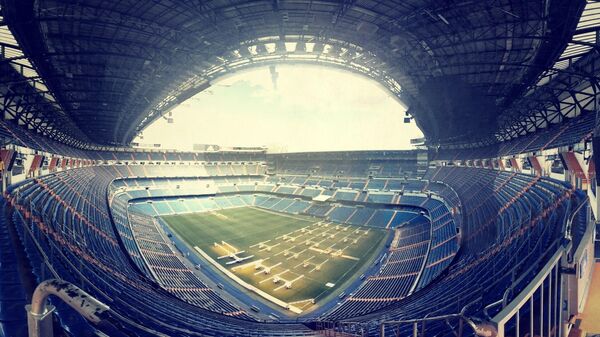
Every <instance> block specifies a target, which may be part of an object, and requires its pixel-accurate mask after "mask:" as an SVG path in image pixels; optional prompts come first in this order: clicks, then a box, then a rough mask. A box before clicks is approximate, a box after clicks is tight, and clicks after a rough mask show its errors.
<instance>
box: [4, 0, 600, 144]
mask: <svg viewBox="0 0 600 337" xmlns="http://www.w3.org/2000/svg"><path fill="white" fill-rule="evenodd" d="M590 3H592V2H591V1H589V0H588V1H585V0H572V1H564V0H546V1H542V0H530V1H514V0H464V1H451V0H404V1H388V0H385V1H384V0H356V1H301V0H294V1H283V0H281V1H278V0H274V1H234V0H214V1H199V0H198V1H196V0H181V1H174V0H171V1H169V0H155V1H138V0H120V1H113V0H78V1H68V0H36V1H34V0H0V4H1V5H2V8H1V11H2V12H1V18H0V27H5V26H6V25H7V26H8V28H9V29H10V31H11V32H12V34H14V37H15V42H14V43H13V42H7V41H6V40H0V46H3V49H2V52H1V53H0V69H2V70H3V71H2V72H0V74H2V77H1V78H0V84H1V86H0V88H1V89H2V91H0V96H3V97H2V98H3V99H4V100H5V102H4V108H5V109H8V108H9V107H11V106H12V109H13V111H12V115H15V118H19V119H23V120H24V122H25V123H29V124H30V125H31V127H34V128H36V129H38V130H39V131H40V132H43V133H45V134H48V135H50V136H52V137H54V138H58V139H59V140H60V139H61V137H62V139H63V141H67V140H68V141H69V142H70V143H72V144H73V145H79V146H88V145H89V144H96V145H126V144H129V143H130V142H131V141H132V140H133V138H134V137H135V136H136V134H137V133H138V132H139V131H140V130H142V129H143V128H144V127H145V126H147V125H148V124H149V123H151V122H152V121H154V120H156V119H157V118H159V117H160V116H162V115H164V113H166V112H167V111H170V110H171V109H173V108H174V107H175V106H177V104H179V103H180V102H182V101H184V100H185V99H187V98H189V97H191V96H192V95H194V94H196V93H197V92H200V91H202V90H204V89H206V88H207V87H209V86H210V82H211V81H212V80H213V79H215V78H218V77H219V76H222V75H225V74H228V73H231V72H233V71H235V70H237V69H240V68H245V67H251V66H256V65H261V64H273V63H279V62H303V63H321V64H326V65H330V66H336V67H342V68H345V69H349V70H352V71H354V72H358V73H362V74H364V75H367V76H369V77H372V78H373V79H375V80H377V81H379V82H381V83H382V84H384V85H385V86H386V87H387V88H388V89H389V90H390V91H391V92H392V93H393V94H394V95H396V96H397V97H398V98H400V99H401V100H402V101H404V102H405V103H406V105H407V106H408V107H409V112H410V114H411V115H412V116H414V118H415V120H416V122H417V124H418V125H419V127H420V128H421V129H422V130H423V132H424V134H425V136H426V137H427V139H428V142H429V144H450V143H456V144H459V143H460V144H465V143H469V144H487V143H491V142H496V141H500V140H505V139H510V138H514V137H516V136H518V135H522V134H525V133H528V132H532V131H535V129H537V128H541V127H545V126H546V125H547V124H550V123H556V122H560V121H562V119H563V118H565V117H573V116H575V115H577V114H578V113H583V112H585V111H586V109H588V106H587V105H585V104H579V101H583V100H585V98H586V97H587V96H585V94H586V93H587V94H588V96H589V95H593V94H595V93H596V90H597V88H598V84H597V82H596V79H595V76H592V75H593V74H594V72H595V71H597V69H599V68H600V67H597V66H596V65H597V63H599V62H598V59H599V58H600V56H599V55H598V54H599V53H597V51H598V44H597V42H598V38H597V36H598V30H597V26H595V25H589V26H585V27H582V26H581V25H580V19H581V18H582V17H583V14H585V10H586V8H587V7H588V6H589V5H590ZM581 34H584V35H585V34H587V35H586V36H589V35H590V34H592V35H594V36H595V37H596V38H595V39H594V41H593V42H589V39H588V40H583V39H579V40H578V39H577V38H576V37H578V36H581ZM1 38H2V37H1V36H0V39H1ZM14 44H17V45H14ZM571 46H575V47H581V48H582V51H581V52H574V53H571V54H569V55H565V50H567V49H568V48H569V47H571ZM7 48H9V49H10V48H14V49H19V50H22V51H23V56H14V55H13V56H12V58H11V56H10V55H8V54H7V53H6V50H8V49H7ZM25 58H27V59H28V60H29V61H30V64H29V65H26V66H23V62H19V61H20V60H24V59H25ZM563 61H566V62H567V63H566V64H567V66H565V65H564V64H565V63H564V62H563ZM575 61H576V62H575ZM559 62H563V63H561V64H560V67H559V66H557V64H558V63H559ZM11 66H12V67H11ZM28 67H30V68H31V69H34V70H35V74H34V75H31V74H29V75H27V72H26V71H25V70H27V69H25V68H28ZM38 77H39V79H40V81H43V83H44V86H42V88H43V90H42V89H39V87H38V89H37V91H35V90H33V91H32V90H31V88H28V87H27V85H25V84H24V83H27V81H24V80H23V79H24V78H25V79H29V80H31V79H32V78H33V79H36V78H38ZM588 83H591V84H590V85H587V84H588ZM590 88H591V89H590ZM44 90H46V91H48V93H51V94H52V98H53V99H54V100H55V101H52V102H48V98H46V99H42V98H40V97H38V96H39V95H40V92H43V91H44ZM42 94H43V93H42ZM565 95H566V96H569V99H570V100H571V101H574V103H573V104H574V105H577V106H579V107H578V109H579V111H578V113H573V112H570V113H571V115H567V113H563V109H562V107H561V101H560V100H561V97H562V96H565ZM32 96H35V97H34V98H35V99H33V98H32ZM9 100H10V102H8V101H9ZM7 102H8V103H7ZM11 102H12V105H11V104H10V103H11ZM23 102H26V103H27V104H21V105H18V104H17V103H23ZM49 103H50V104H49ZM584 103H585V102H584ZM586 104H587V103H586ZM6 113H7V111H5V114H6ZM553 113H554V115H553ZM552 116H555V117H552Z"/></svg>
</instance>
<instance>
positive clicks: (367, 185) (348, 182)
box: [267, 174, 426, 191]
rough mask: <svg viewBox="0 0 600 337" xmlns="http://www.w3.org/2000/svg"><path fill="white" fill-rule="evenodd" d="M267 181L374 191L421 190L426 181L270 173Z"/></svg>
mask: <svg viewBox="0 0 600 337" xmlns="http://www.w3.org/2000/svg"><path fill="white" fill-rule="evenodd" d="M267 181H268V182H270V183H273V184H284V185H294V186H319V187H322V188H326V189H328V188H334V189H350V190H359V191H362V190H376V191H404V190H408V191H416V190H421V189H423V187H424V186H425V184H426V182H425V181H423V180H419V179H414V178H409V179H405V178H344V177H336V178H331V177H328V176H323V177H318V176H307V175H289V174H282V175H279V174H278V175H272V176H269V177H267Z"/></svg>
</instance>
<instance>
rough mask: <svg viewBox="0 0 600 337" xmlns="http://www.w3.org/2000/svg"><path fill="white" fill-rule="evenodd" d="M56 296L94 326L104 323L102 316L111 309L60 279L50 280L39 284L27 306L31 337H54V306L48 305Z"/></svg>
mask: <svg viewBox="0 0 600 337" xmlns="http://www.w3.org/2000/svg"><path fill="white" fill-rule="evenodd" d="M50 295H54V296H56V297H58V298H59V299H60V300H61V301H62V302H64V303H65V304H67V305H68V306H69V307H71V308H72V309H73V310H75V311H76V312H78V313H79V314H80V315H81V316H83V317H84V318H85V319H86V320H88V321H90V322H92V323H93V324H96V325H97V324H100V323H101V322H102V321H103V318H102V315H103V314H104V313H106V312H107V311H108V310H110V308H109V307H108V305H106V304H104V303H102V302H100V301H98V300H97V299H95V298H94V297H92V296H91V295H90V294H88V293H86V292H85V291H83V290H82V289H80V288H78V287H77V286H75V285H73V284H71V283H69V282H66V281H62V280H59V279H50V280H46V281H43V282H42V283H40V284H38V286H37V287H36V288H35V291H34V292H33V296H32V298H31V305H27V306H26V310H27V325H28V330H29V337H48V336H53V327H52V315H51V314H52V312H53V311H54V307H53V306H49V305H48V304H47V301H48V297H50Z"/></svg>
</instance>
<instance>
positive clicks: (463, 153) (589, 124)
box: [429, 113, 596, 160]
mask: <svg viewBox="0 0 600 337" xmlns="http://www.w3.org/2000/svg"><path fill="white" fill-rule="evenodd" d="M595 120H596V115H595V114H594V113H586V114H583V115H581V116H578V117H576V118H573V119H572V120H570V121H568V122H566V123H561V124H559V125H552V126H550V127H548V128H547V129H545V130H541V131H538V132H535V133H532V134H529V135H526V136H522V137H518V138H515V139H513V140H510V141H505V142H502V143H500V144H494V145H489V146H485V147H478V148H470V149H440V150H431V151H430V153H429V157H430V158H431V159H432V160H455V159H461V160H464V159H485V158H499V157H505V156H511V155H516V154H520V153H527V152H536V151H543V150H546V149H553V148H557V147H561V146H568V145H572V144H577V143H579V142H581V141H583V140H585V139H589V138H590V137H591V136H592V133H593V130H594V126H595Z"/></svg>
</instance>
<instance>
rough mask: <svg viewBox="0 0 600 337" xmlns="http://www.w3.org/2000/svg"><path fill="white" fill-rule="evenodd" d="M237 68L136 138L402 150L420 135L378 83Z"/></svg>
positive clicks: (185, 143) (311, 72) (186, 146)
mask: <svg viewBox="0 0 600 337" xmlns="http://www.w3.org/2000/svg"><path fill="white" fill-rule="evenodd" d="M276 71H277V73H278V75H277V80H276V83H274V82H273V81H272V77H271V72H270V70H269V68H268V67H260V68H254V69H250V70H245V71H241V72H237V73H234V74H233V75H230V76H228V77H226V78H222V79H221V80H218V81H217V82H214V83H213V85H212V86H211V87H210V88H209V89H207V90H205V91H203V92H201V93H199V94H197V95H196V96H194V97H192V98H190V99H189V100H187V101H185V102H183V103H182V104H180V105H179V106H178V107H176V108H175V109H173V111H172V118H173V123H167V121H166V119H163V118H161V119H158V120H157V121H156V122H154V123H153V124H152V125H150V126H148V127H147V128H146V129H145V130H144V131H143V132H142V136H141V137H140V136H138V138H136V140H135V142H138V143H145V144H161V145H162V148H166V149H178V150H191V149H192V146H193V144H216V145H220V146H266V147H267V148H269V151H270V152H302V151H348V150H403V149H410V148H412V146H411V145H410V139H413V138H420V137H423V134H422V133H421V131H420V130H419V128H418V127H417V126H416V125H415V123H414V121H412V122H411V123H409V124H405V123H404V122H403V119H404V111H405V108H404V107H403V106H402V105H401V104H400V103H399V102H398V101H397V100H396V99H395V98H394V97H392V96H391V94H390V93H389V92H388V91H387V90H386V89H385V88H383V87H382V86H381V85H380V84H378V83H377V82H375V81H374V80H371V79H369V78H367V77H364V76H360V75H356V74H353V73H350V72H348V71H343V70H337V69H331V68H327V67H323V66H307V65H279V66H277V68H276Z"/></svg>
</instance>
